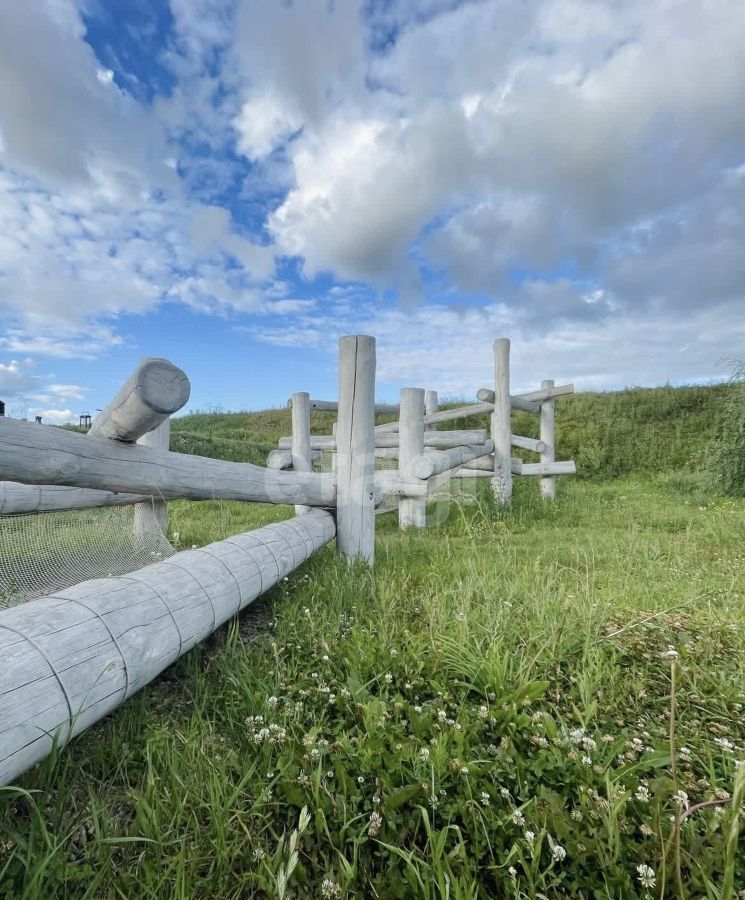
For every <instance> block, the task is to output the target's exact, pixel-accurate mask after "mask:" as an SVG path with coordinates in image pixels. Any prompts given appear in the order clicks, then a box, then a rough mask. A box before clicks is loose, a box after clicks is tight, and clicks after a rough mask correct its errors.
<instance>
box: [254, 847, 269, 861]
mask: <svg viewBox="0 0 745 900" xmlns="http://www.w3.org/2000/svg"><path fill="white" fill-rule="evenodd" d="M265 856H266V852H265V850H264V848H263V847H254V852H253V857H254V859H255V860H257V861H258V860H260V859H263V858H264V857H265Z"/></svg>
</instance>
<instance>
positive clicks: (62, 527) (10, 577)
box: [0, 506, 174, 608]
mask: <svg viewBox="0 0 745 900" xmlns="http://www.w3.org/2000/svg"><path fill="white" fill-rule="evenodd" d="M135 515H136V513H135V507H133V506H111V507H102V508H96V509H86V510H65V511H60V512H49V513H29V514H27V515H18V516H0V608H2V607H6V606H13V605H15V604H16V603H22V602H24V601H26V600H32V599H34V598H36V597H43V596H47V595H49V594H51V593H54V592H55V591H59V590H62V589H63V588H67V587H71V586H72V585H74V584H78V583H79V582H81V581H85V580H86V579H89V578H103V577H106V576H107V575H126V573H127V572H134V571H135V570H136V569H140V568H142V567H143V566H146V565H148V564H149V563H152V562H156V561H158V560H160V559H163V558H165V557H167V556H172V555H173V553H174V550H173V547H171V545H170V544H169V543H168V540H167V539H166V537H165V535H164V534H163V532H162V531H161V530H160V528H159V527H158V526H157V524H156V523H155V521H154V520H153V521H152V522H151V521H150V517H141V518H139V519H138V521H137V525H135Z"/></svg>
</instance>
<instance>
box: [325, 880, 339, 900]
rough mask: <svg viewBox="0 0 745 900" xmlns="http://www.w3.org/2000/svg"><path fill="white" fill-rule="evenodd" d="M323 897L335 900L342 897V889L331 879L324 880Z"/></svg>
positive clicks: (327, 899) (326, 899)
mask: <svg viewBox="0 0 745 900" xmlns="http://www.w3.org/2000/svg"><path fill="white" fill-rule="evenodd" d="M321 896H322V897H324V898H325V900H334V898H335V897H341V888H340V887H339V885H338V884H337V883H336V882H335V881H332V880H331V879H330V878H324V879H323V882H322V883H321Z"/></svg>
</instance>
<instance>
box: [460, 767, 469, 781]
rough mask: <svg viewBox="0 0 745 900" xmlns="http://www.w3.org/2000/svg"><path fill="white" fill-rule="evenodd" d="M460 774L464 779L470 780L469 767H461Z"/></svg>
mask: <svg viewBox="0 0 745 900" xmlns="http://www.w3.org/2000/svg"><path fill="white" fill-rule="evenodd" d="M460 774H461V775H462V776H463V777H464V778H468V766H461V767H460Z"/></svg>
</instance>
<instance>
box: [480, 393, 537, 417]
mask: <svg viewBox="0 0 745 900" xmlns="http://www.w3.org/2000/svg"><path fill="white" fill-rule="evenodd" d="M476 396H477V397H478V399H479V400H482V401H483V402H485V403H494V391H492V390H491V389H490V388H479V390H478V391H476ZM510 401H511V403H512V408H513V409H519V410H521V411H522V412H527V413H534V414H535V415H538V413H540V411H541V404H540V403H535V402H534V401H533V400H523V398H522V397H521V396H520V395H519V394H512V395H511V397H510Z"/></svg>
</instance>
